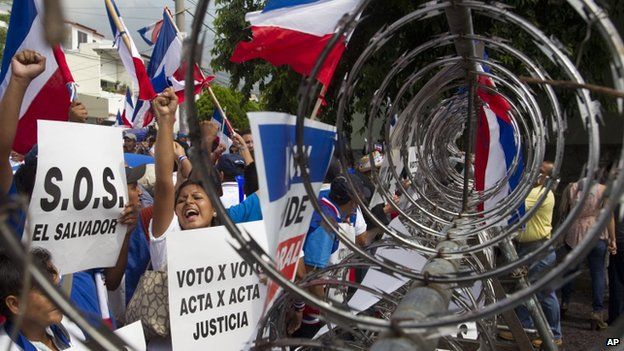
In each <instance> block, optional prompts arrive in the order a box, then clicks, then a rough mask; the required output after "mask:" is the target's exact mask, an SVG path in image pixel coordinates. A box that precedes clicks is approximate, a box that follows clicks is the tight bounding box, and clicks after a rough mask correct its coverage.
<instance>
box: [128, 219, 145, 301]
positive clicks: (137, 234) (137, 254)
mask: <svg viewBox="0 0 624 351" xmlns="http://www.w3.org/2000/svg"><path fill="white" fill-rule="evenodd" d="M137 223H138V224H137V226H136V227H135V228H134V230H133V231H132V233H131V234H130V242H129V243H128V264H127V265H126V270H125V276H126V304H128V303H129V302H130V299H132V295H134V291H135V290H136V288H137V285H139V279H141V275H142V274H143V273H145V270H146V269H147V266H148V265H149V263H150V253H149V243H148V242H147V237H146V236H145V232H144V231H143V226H142V225H141V215H140V214H139V220H138V222H137Z"/></svg>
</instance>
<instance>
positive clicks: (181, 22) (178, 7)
mask: <svg viewBox="0 0 624 351" xmlns="http://www.w3.org/2000/svg"><path fill="white" fill-rule="evenodd" d="M185 14H186V11H185V9H184V0H175V23H176V26H177V27H178V29H181V30H182V32H183V33H184V32H186V21H185V18H184V15H185Z"/></svg>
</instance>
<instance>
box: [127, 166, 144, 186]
mask: <svg viewBox="0 0 624 351" xmlns="http://www.w3.org/2000/svg"><path fill="white" fill-rule="evenodd" d="M144 175H145V165H144V164H143V165H140V166H138V167H134V168H131V167H126V183H127V184H132V183H136V182H138V181H139V179H141V178H143V176H144Z"/></svg>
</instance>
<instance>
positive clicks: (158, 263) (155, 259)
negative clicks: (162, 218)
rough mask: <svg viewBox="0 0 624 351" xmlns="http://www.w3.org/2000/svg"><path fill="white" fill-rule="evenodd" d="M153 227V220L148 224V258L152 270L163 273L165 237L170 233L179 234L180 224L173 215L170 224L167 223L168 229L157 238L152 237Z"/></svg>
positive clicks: (165, 248) (165, 257) (165, 261)
mask: <svg viewBox="0 0 624 351" xmlns="http://www.w3.org/2000/svg"><path fill="white" fill-rule="evenodd" d="M153 225H154V219H152V220H150V223H149V236H150V245H149V250H150V257H151V260H152V269H153V270H155V271H164V270H165V268H166V267H167V241H166V240H167V235H168V234H169V233H170V232H179V231H181V230H182V227H180V222H179V221H178V216H176V215H175V213H174V214H173V218H172V219H171V223H169V227H167V230H165V233H164V234H163V235H161V236H160V237H158V238H155V237H154V230H153V229H152V227H153Z"/></svg>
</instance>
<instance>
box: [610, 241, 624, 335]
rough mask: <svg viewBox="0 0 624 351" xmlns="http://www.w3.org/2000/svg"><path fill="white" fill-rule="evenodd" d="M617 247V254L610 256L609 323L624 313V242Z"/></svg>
mask: <svg viewBox="0 0 624 351" xmlns="http://www.w3.org/2000/svg"><path fill="white" fill-rule="evenodd" d="M620 245H621V246H620ZM617 248H618V251H617V253H616V254H615V256H613V255H611V256H609V324H611V323H613V322H615V320H616V319H618V317H620V316H622V314H624V251H622V250H624V242H618V243H617Z"/></svg>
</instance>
